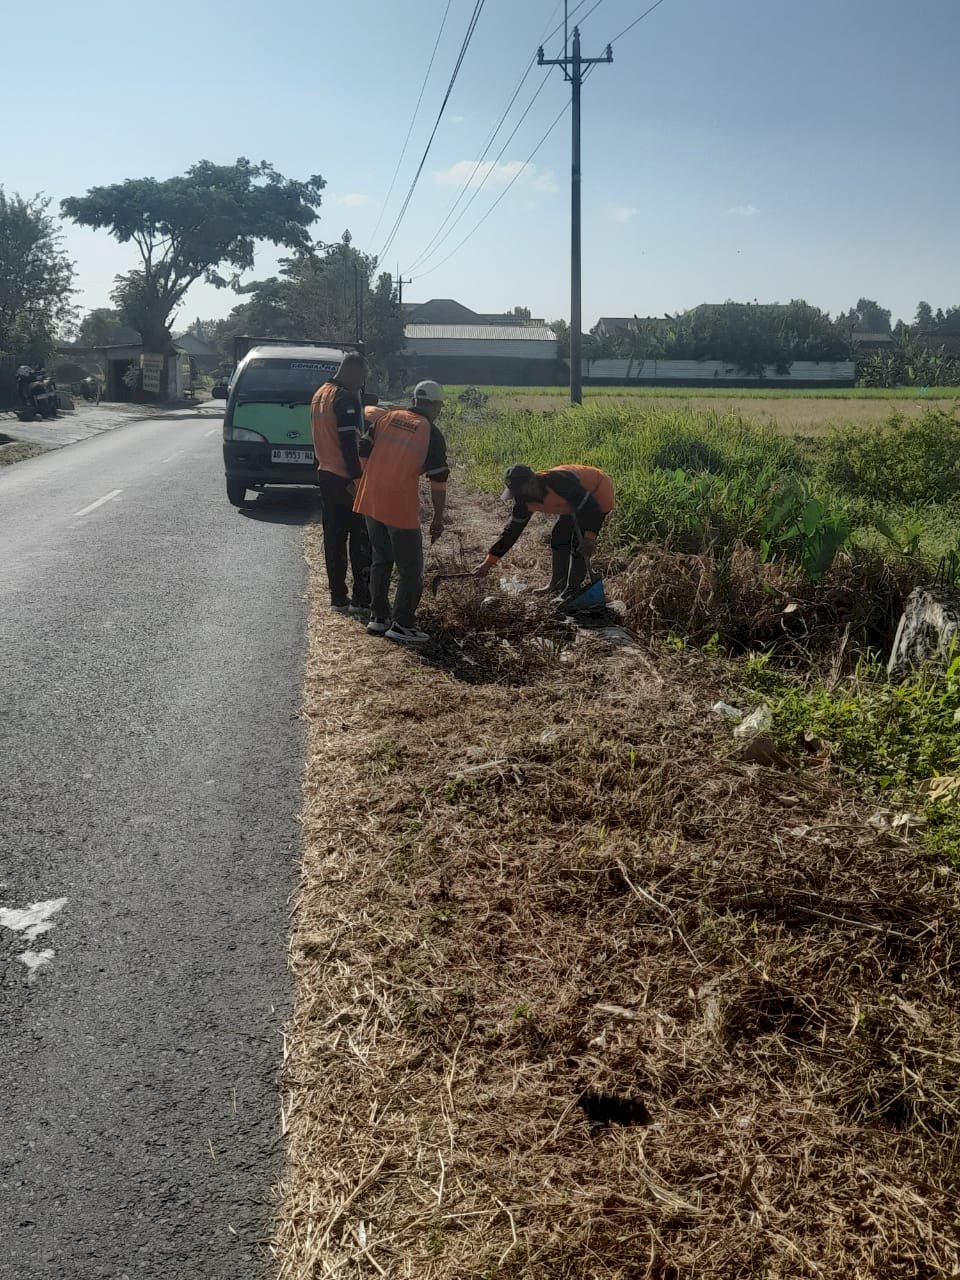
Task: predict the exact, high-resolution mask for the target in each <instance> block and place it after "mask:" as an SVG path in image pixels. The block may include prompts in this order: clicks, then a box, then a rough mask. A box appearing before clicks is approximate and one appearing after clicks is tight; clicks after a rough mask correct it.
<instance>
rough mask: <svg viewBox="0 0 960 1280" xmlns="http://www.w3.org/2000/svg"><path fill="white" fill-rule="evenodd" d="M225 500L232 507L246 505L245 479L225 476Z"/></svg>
mask: <svg viewBox="0 0 960 1280" xmlns="http://www.w3.org/2000/svg"><path fill="white" fill-rule="evenodd" d="M227 500H228V501H229V502H230V505H231V506H234V507H245V506H246V505H247V483H246V481H245V480H234V479H233V478H232V477H231V476H227Z"/></svg>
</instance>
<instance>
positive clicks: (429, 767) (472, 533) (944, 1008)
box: [274, 421, 960, 1280]
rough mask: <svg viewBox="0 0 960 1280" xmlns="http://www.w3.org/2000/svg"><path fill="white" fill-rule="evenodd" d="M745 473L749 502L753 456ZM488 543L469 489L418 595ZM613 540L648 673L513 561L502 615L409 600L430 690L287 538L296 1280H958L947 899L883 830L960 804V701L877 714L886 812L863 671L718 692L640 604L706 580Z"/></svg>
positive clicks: (722, 681)
mask: <svg viewBox="0 0 960 1280" xmlns="http://www.w3.org/2000/svg"><path fill="white" fill-rule="evenodd" d="M498 430H499V427H498V424H496V423H486V424H485V423H483V422H476V421H474V422H473V423H470V424H467V423H465V422H464V423H454V424H453V429H452V431H451V432H450V434H451V436H453V437H455V438H456V442H457V452H458V455H459V459H460V462H461V464H465V465H466V466H467V467H468V468H469V472H468V474H469V475H471V476H472V478H473V481H474V483H479V481H480V477H481V476H482V475H483V474H484V472H483V470H482V468H483V467H484V466H486V467H488V468H490V470H489V472H488V473H486V474H488V477H489V479H488V483H489V484H490V485H491V486H492V487H494V488H497V489H499V487H500V483H501V479H500V474H499V467H500V459H499V458H493V457H486V461H485V462H483V461H482V462H480V463H471V462H470V461H469V459H470V457H471V451H472V450H473V449H475V450H476V452H477V454H478V455H479V456H480V457H481V458H483V457H484V456H485V455H484V450H485V449H486V448H488V445H485V444H484V443H483V442H484V440H485V438H486V436H487V434H488V432H489V433H492V435H493V437H496V435H497V432H498ZM665 438H666V437H665ZM567 443H568V441H567V440H565V439H564V440H562V442H561V444H560V445H557V446H556V450H557V451H556V452H555V453H553V454H551V455H550V456H549V458H535V457H532V456H531V460H532V461H542V460H547V461H551V462H552V461H555V460H556V457H557V456H558V454H560V452H561V448H562V446H563V445H566V444H567ZM663 443H664V438H661V439H660V441H659V444H658V446H657V447H661V446H662V445H663ZM681 443H683V444H684V445H685V446H686V445H688V438H687V437H684V439H683V441H682V442H681ZM712 443H714V444H717V443H718V442H717V441H716V440H713V441H712ZM652 445H653V440H652V439H651V440H649V441H647V444H646V446H644V447H647V448H649V447H651V446H652ZM639 447H640V446H639V445H638V448H639ZM776 447H777V449H779V450H783V451H784V452H780V453H776V454H775V457H776V458H777V459H779V460H780V461H781V462H782V461H783V459H784V458H786V459H787V460H791V459H793V457H794V454H793V453H792V452H791V446H790V444H789V442H784V441H783V440H782V439H780V440H778V441H777V445H776ZM731 448H735V450H736V453H737V456H738V457H739V459H740V460H741V462H743V464H744V465H755V466H760V467H762V466H765V465H768V464H769V463H770V460H771V455H770V453H769V451H768V450H767V449H766V447H765V446H763V445H760V446H758V445H757V443H756V441H754V440H753V439H752V438H751V437H750V436H749V433H748V432H747V431H746V430H745V432H744V436H743V438H742V439H738V440H737V441H736V442H735V445H733V446H731ZM770 448H771V449H772V448H773V446H772V445H771V446H770ZM521 456H523V455H521ZM563 456H569V455H566V452H565V449H564V450H563ZM573 456H576V457H578V456H579V453H577V454H574V455H573ZM511 460H513V459H512V458H511ZM686 460H687V463H688V465H689V460H690V453H689V449H688V453H687V459H686ZM675 463H676V459H675V458H671V466H673V467H675ZM784 465H786V464H784ZM458 474H460V475H461V476H462V475H463V472H459V473H458ZM617 474H618V476H621V479H622V474H621V471H620V470H618V472H617ZM707 474H713V473H707ZM502 518H503V508H502V506H501V504H499V503H498V502H497V501H496V499H494V498H491V497H488V496H485V495H483V494H481V493H473V494H469V493H467V492H466V491H465V489H464V486H463V485H462V484H458V485H454V486H453V487H452V493H451V511H450V522H451V528H450V531H449V534H448V535H447V536H445V538H444V539H442V540H441V542H440V543H438V544H437V547H436V548H435V549H434V550H433V552H432V556H433V557H434V558H439V559H438V562H437V567H440V566H444V567H449V568H452V567H454V566H455V565H458V564H461V563H465V564H470V563H475V562H476V561H477V560H478V559H479V556H480V554H481V551H482V549H483V548H484V547H485V546H486V545H489V541H490V540H491V539H492V536H493V534H494V531H495V530H496V529H497V528H498V527H499V524H500V522H501V520H502ZM611 535H612V536H611V537H610V538H609V539H608V546H607V548H606V552H605V559H606V565H605V567H606V569H607V570H608V571H609V572H608V576H609V580H610V593H611V596H614V597H618V598H622V599H624V601H625V603H626V604H627V606H628V609H629V614H628V620H629V621H630V623H631V627H632V629H635V630H636V631H637V632H638V633H640V634H641V636H643V637H644V640H643V643H641V644H639V645H635V646H627V647H624V648H616V649H611V648H610V647H609V644H608V642H607V641H606V640H605V638H604V637H603V636H591V635H590V634H589V633H583V632H580V633H577V632H575V631H574V630H572V629H571V628H569V627H565V626H564V625H563V624H562V623H560V622H558V620H557V619H556V617H555V616H554V615H553V614H552V612H551V611H550V610H549V607H548V606H546V605H545V604H542V603H540V604H534V603H533V602H532V601H531V598H530V596H529V595H528V594H524V593H520V594H513V593H512V592H511V591H510V589H509V588H510V585H511V581H510V580H511V579H515V580H516V584H519V582H521V581H522V582H527V583H530V584H533V583H536V582H537V581H540V580H542V578H541V575H543V574H544V573H545V572H546V564H545V561H546V559H547V551H546V547H545V546H544V545H543V543H542V541H541V540H540V539H539V538H537V537H536V536H533V532H532V531H531V533H528V535H527V536H526V537H525V538H523V539H522V540H521V542H520V543H519V544H518V545H517V547H516V548H514V550H513V552H512V553H511V556H510V559H509V561H508V562H507V564H506V565H505V566H504V569H503V573H504V575H505V577H506V581H505V582H504V583H503V586H502V589H501V590H500V591H499V592H498V591H496V590H495V589H492V586H491V583H490V582H489V581H487V582H485V583H481V582H479V581H477V580H469V581H466V582H464V583H453V584H451V585H449V586H448V587H445V588H444V589H442V590H441V592H440V593H439V595H438V596H437V597H436V598H431V597H430V596H429V595H428V597H427V599H426V601H425V603H424V606H423V610H422V617H423V622H424V624H425V626H426V627H427V629H428V630H429V631H430V632H431V634H432V635H433V636H434V644H433V645H432V646H431V648H430V649H429V650H428V651H427V652H425V653H424V654H423V655H422V656H421V657H417V656H415V655H411V654H409V653H401V652H398V651H396V650H395V649H391V648H390V647H385V646H384V645H383V644H381V643H379V642H372V641H371V642H366V641H365V638H364V639H359V640H358V637H357V633H356V627H355V624H352V623H351V622H349V620H344V619H342V618H339V617H331V615H330V613H329V611H328V610H327V609H326V608H325V600H324V593H323V591H322V587H321V583H322V573H323V570H322V559H321V557H322V551H321V546H320V540H319V535H318V531H317V530H316V529H311V530H308V537H307V552H308V558H309V559H310V561H311V563H312V565H313V582H314V589H313V606H312V612H311V633H310V650H309V657H308V667H307V687H306V701H305V722H306V729H307V735H308V743H309V754H308V766H307V771H306V778H305V800H304V813H303V824H304V833H305V841H306V854H305V861H304V874H303V881H302V886H301V893H300V895H299V900H298V903H297V909H296V913H295V923H294V934H293V940H292V944H291V963H292V966H293V969H294V972H295V974H296V977H297V993H298V994H297V1005H296V1010H295V1013H294V1017H293V1020H292V1023H291V1027H290V1032H289V1035H288V1038H287V1053H286V1066H285V1082H284V1084H285V1088H284V1095H283V1096H284V1124H285V1130H286V1133H287V1136H288V1151H289V1161H288V1172H287V1178H286V1181H285V1185H284V1188H283V1208H282V1213H281V1217H280V1222H279V1224H278V1230H277V1234H276V1238H275V1242H274V1248H275V1252H276V1256H277V1261H278V1272H279V1277H280V1280H315V1278H316V1277H317V1276H320V1275H351V1276H358V1277H359V1276H366V1275H390V1276H393V1275H397V1276H400V1275H410V1276H417V1277H422V1280H582V1278H583V1277H584V1276H586V1275H589V1276H591V1277H593V1278H594V1280H745V1278H746V1277H750V1278H751V1280H752V1278H753V1277H761V1276H763V1277H769V1278H770V1280H774V1278H776V1280H786V1278H787V1277H790V1278H791V1280H792V1278H793V1277H801V1276H804V1277H811V1278H814V1277H823V1278H826V1277H840V1276H843V1277H845V1278H847V1277H849V1280H940V1277H943V1276H947V1275H953V1274H955V1273H956V1272H957V1271H958V1269H960V1234H958V1229H957V1217H956V1142H955V1133H956V1122H957V1119H958V1113H960V1094H958V1089H957V1063H958V1062H960V1022H958V1018H957V1009H956V1001H955V996H954V992H955V984H956V978H957V956H956V928H957V925H958V924H960V886H958V877H957V875H956V874H955V873H954V872H953V871H951V870H949V868H948V867H947V866H946V865H945V864H944V862H943V860H942V859H941V858H940V857H931V856H930V853H929V851H928V850H926V849H925V848H924V847H923V846H922V845H921V844H919V843H918V842H917V841H916V839H915V838H914V836H913V831H912V829H911V828H912V824H910V823H905V822H900V823H897V822H896V821H895V819H896V817H897V815H896V813H894V812H893V806H894V804H896V805H898V806H899V803H900V798H901V795H906V794H907V792H908V791H909V786H910V782H909V780H910V779H911V778H913V777H914V776H915V775H916V774H917V773H918V772H920V771H923V770H930V769H933V768H936V769H947V768H953V765H952V764H951V755H950V751H951V738H950V733H949V730H948V729H947V727H946V726H947V721H945V719H944V717H946V716H949V714H950V713H951V710H952V708H953V707H954V706H955V704H956V700H957V697H956V689H955V686H954V685H953V684H952V683H948V684H946V685H944V684H943V683H942V682H935V681H934V680H933V678H932V676H931V677H930V679H929V680H928V682H927V683H926V684H924V685H922V686H921V682H919V681H918V682H917V683H916V686H915V689H916V691H915V693H912V694H911V693H909V692H906V690H905V691H904V692H903V693H901V694H898V695H895V696H897V697H899V698H901V699H902V709H899V710H897V712H896V714H890V715H887V716H886V718H885V719H884V721H883V723H884V724H886V725H888V729H887V730H886V732H887V739H888V744H889V755H890V759H888V760H887V761H886V762H885V763H884V765H883V772H884V774H887V775H889V777H888V778H887V779H886V782H885V781H884V777H883V776H881V771H880V768H879V764H878V761H879V758H880V757H879V753H878V752H877V751H876V750H875V748H874V743H875V742H878V741H879V740H880V735H879V732H878V729H877V728H876V727H875V724H874V721H876V724H879V723H880V721H879V720H878V719H877V717H876V711H877V708H873V707H871V706H870V705H868V699H867V697H866V694H867V690H868V686H869V687H870V688H871V689H872V688H873V685H874V683H875V686H876V698H877V702H878V703H879V700H880V681H879V676H878V675H876V673H875V672H874V671H873V670H872V669H868V667H867V666H866V661H865V660H863V659H861V660H859V661H858V662H856V663H854V664H853V669H852V670H851V671H850V672H849V675H848V676H842V675H841V674H840V673H839V671H838V672H837V680H835V681H834V685H833V692H831V689H830V675H829V671H828V667H829V665H830V659H829V658H828V656H827V654H828V652H830V653H832V655H833V658H834V660H835V659H836V654H837V649H838V647H840V646H838V644H837V643H836V641H837V636H838V634H839V635H840V637H841V639H840V644H841V645H842V635H843V633H844V628H843V627H842V626H841V627H840V628H839V631H838V629H837V628H836V627H835V626H834V627H833V629H832V631H831V635H832V637H833V644H832V648H831V649H829V650H828V647H827V646H826V644H825V645H824V647H823V651H822V656H817V655H816V654H812V655H811V656H810V657H807V658H804V659H803V660H802V661H801V660H800V656H799V650H797V649H796V648H795V649H794V650H793V652H792V655H791V653H790V652H789V651H788V650H787V649H785V648H779V649H774V650H773V651H771V652H769V654H768V653H767V651H756V650H755V651H754V652H753V653H752V655H751V656H746V657H740V658H735V659H733V660H731V658H730V657H729V654H728V652H727V651H728V649H729V646H728V645H726V644H724V643H721V641H720V639H719V637H717V638H713V636H711V635H707V636H705V637H704V638H703V642H702V643H701V644H699V645H697V644H693V643H691V642H690V640H689V639H688V634H689V632H687V631H686V630H685V629H684V628H683V627H681V626H677V625H674V626H673V627H671V626H670V625H669V624H668V623H667V621H666V619H665V618H663V617H657V618H656V619H654V617H653V614H652V612H651V609H650V597H648V596H646V595H645V591H646V588H644V589H642V590H641V589H640V588H639V587H636V590H634V586H635V584H636V582H637V575H638V572H639V570H638V562H639V563H640V564H643V565H647V568H646V569H645V570H644V572H645V573H647V574H648V577H649V575H650V574H651V573H652V571H653V570H652V569H651V568H650V566H654V567H656V566H660V568H661V569H662V571H663V573H664V575H666V574H667V572H668V570H673V569H676V567H677V566H678V565H681V564H684V563H688V564H693V563H699V564H701V566H705V565H707V563H708V561H707V559H706V553H705V552H701V553H699V554H694V553H685V552H677V551H673V550H671V548H670V546H668V545H666V544H665V543H663V542H659V543H649V544H642V543H635V542H630V541H629V540H626V539H625V538H624V533H623V530H622V529H619V528H618V529H617V530H616V531H611ZM614 535H615V536H614ZM712 554H714V555H715V554H717V549H716V548H714V551H713V552H712ZM739 554H740V556H741V558H742V557H743V556H745V555H747V559H746V560H744V565H747V564H749V565H750V566H752V568H751V569H750V574H752V580H753V581H754V583H755V586H757V595H758V597H762V596H763V595H764V588H763V585H762V583H763V581H764V579H763V574H765V573H768V572H773V571H774V570H775V569H776V570H777V571H780V569H782V570H783V572H784V573H787V572H789V574H790V575H791V576H790V578H789V580H790V581H791V582H792V583H797V584H799V583H801V582H802V581H806V580H805V579H803V578H802V570H801V567H800V566H799V565H798V564H790V566H789V570H788V567H787V565H786V564H782V563H781V562H780V561H774V562H764V561H763V560H762V559H761V558H760V555H759V552H758V551H757V550H756V548H752V549H748V553H747V552H743V551H742V552H740V553H739ZM847 554H848V553H847V552H841V553H840V557H847ZM684 557H686V560H684ZM840 557H838V559H839V558H840ZM733 558H734V557H733V553H731V556H730V559H731V561H732V560H733ZM847 572H848V573H850V574H855V573H856V570H854V569H848V570H847ZM743 573H744V576H745V580H746V578H747V577H748V576H749V575H748V573H747V569H746V568H744V570H743ZM758 575H760V576H759V578H758ZM854 580H855V579H854ZM772 581H774V582H776V581H780V582H782V581H784V579H782V578H781V579H776V578H774V579H772ZM649 582H653V579H652V578H650V579H649ZM757 584H759V585H757ZM826 584H827V578H824V579H822V580H821V581H820V582H819V583H810V582H807V586H808V588H809V589H810V590H812V591H824V590H826V589H827V586H826ZM648 585H649V583H648ZM830 590H832V591H833V592H834V593H836V587H835V586H834V587H831V588H830ZM654 595H655V592H654ZM776 598H778V599H782V597H779V596H777V597H776ZM704 607H707V606H706V605H705V606H704ZM795 612H796V611H795ZM778 614H779V618H780V620H781V621H782V620H783V619H784V618H786V620H788V621H789V620H790V619H792V618H793V617H794V616H795V614H794V613H787V614H784V606H783V604H781V605H780V608H779V610H778ZM801 637H802V632H800V631H798V632H797V635H796V639H797V643H798V644H799V643H801V642H802V643H805V644H807V645H809V643H810V638H809V636H806V637H805V638H803V639H802V641H801ZM848 647H849V643H848ZM817 673H820V674H817ZM950 680H951V681H953V676H952V675H951V677H950ZM808 682H809V683H808ZM845 682H846V683H845ZM856 682H859V686H858V684H857V683H856ZM839 690H842V692H841V693H840V696H839V697H838V698H837V697H836V696H835V695H836V693H837V691H839ZM814 695H815V696H814ZM718 697H725V698H728V699H730V700H731V701H733V700H734V699H737V700H739V704H740V705H741V706H742V707H744V709H746V708H748V707H751V706H753V705H754V704H755V703H757V702H767V703H768V704H769V705H771V706H772V708H773V712H774V732H775V733H776V735H777V738H778V743H779V746H778V748H777V749H775V750H774V751H773V752H772V753H770V752H769V749H768V748H766V749H765V753H760V754H758V752H757V750H756V746H757V744H756V743H746V744H740V743H737V742H735V741H733V740H732V739H731V736H730V730H729V728H728V727H727V724H726V723H725V722H724V721H721V720H720V719H719V718H718V717H717V716H716V715H714V714H713V713H712V712H711V707H712V705H713V703H714V701H715V700H716V699H717V698H718ZM830 697H834V699H835V702H836V710H834V703H833V702H831V701H829V700H828V699H829V698H830ZM816 699H821V703H818V702H817V701H816ZM854 703H856V704H857V707H858V708H861V709H856V710H855V709H853V707H852V704H854ZM857 717H859V719H858V718H857ZM898 720H899V724H900V725H901V726H904V725H907V724H910V723H911V722H912V721H913V720H915V721H916V729H917V732H916V733H915V735H914V736H913V737H912V739H908V740H906V741H905V742H901V741H900V740H899V729H898V728H897V722H898ZM868 721H869V723H868ZM865 726H866V727H865ZM931 729H936V735H935V737H933V738H931V737H930V731H931ZM871 734H873V740H872V741H871V737H870V735H871ZM816 735H822V736H816ZM828 739H829V742H828ZM761 745H762V744H761ZM331 771H335V772H336V774H337V777H338V779H339V784H338V786H337V787H336V788H331V787H330V785H329V779H330V776H331ZM870 771H872V773H871V772H870ZM901 787H902V788H903V790H902V791H901ZM894 797H896V800H894ZM888 806H889V808H888ZM884 815H886V816H884Z"/></svg>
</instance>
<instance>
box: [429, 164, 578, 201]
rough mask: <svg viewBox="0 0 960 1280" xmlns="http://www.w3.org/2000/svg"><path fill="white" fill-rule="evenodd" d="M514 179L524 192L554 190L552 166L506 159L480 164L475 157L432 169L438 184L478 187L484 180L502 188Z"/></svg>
mask: <svg viewBox="0 0 960 1280" xmlns="http://www.w3.org/2000/svg"><path fill="white" fill-rule="evenodd" d="M474 170H476V172H474ZM518 175H519V176H518ZM514 179H516V182H517V186H519V187H524V188H525V189H526V190H527V191H539V192H541V193H543V194H546V195H550V194H552V193H553V192H554V191H556V190H557V180H556V178H555V177H554V175H553V171H552V170H551V169H538V168H537V166H536V165H533V164H528V165H527V166H526V168H524V164H523V161H522V160H506V161H504V163H503V164H496V163H495V162H494V161H493V160H484V161H483V162H482V163H481V164H479V165H478V164H477V162H476V160H458V161H457V163H456V164H452V165H451V166H450V168H449V169H435V170H434V173H433V180H434V182H436V183H437V184H438V185H439V186H441V187H462V186H468V187H479V186H480V184H481V183H482V182H484V181H485V183H486V186H487V187H489V188H490V189H491V190H497V189H500V190H502V189H503V188H504V187H505V186H507V185H508V184H509V183H510V182H512V181H513V180H514Z"/></svg>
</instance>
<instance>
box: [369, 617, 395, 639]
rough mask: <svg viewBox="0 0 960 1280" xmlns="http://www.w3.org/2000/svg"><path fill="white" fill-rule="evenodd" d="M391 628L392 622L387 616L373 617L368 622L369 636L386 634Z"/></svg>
mask: <svg viewBox="0 0 960 1280" xmlns="http://www.w3.org/2000/svg"><path fill="white" fill-rule="evenodd" d="M389 630H390V623H389V622H388V621H387V620H386V618H371V619H370V621H369V622H368V623H367V635H368V636H385V635H386V634H387V632H388V631H389Z"/></svg>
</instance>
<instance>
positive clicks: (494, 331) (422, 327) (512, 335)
mask: <svg viewBox="0 0 960 1280" xmlns="http://www.w3.org/2000/svg"><path fill="white" fill-rule="evenodd" d="M404 333H405V334H406V337H407V341H408V342H409V341H411V340H413V341H415V340H416V339H417V338H457V339H460V340H461V341H462V340H464V339H467V340H469V341H471V342H473V341H480V342H491V341H499V342H504V341H509V342H556V340H557V335H556V334H555V333H554V332H553V330H552V329H551V328H549V327H548V326H547V325H524V324H408V325H407V326H406V328H405V330H404Z"/></svg>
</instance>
